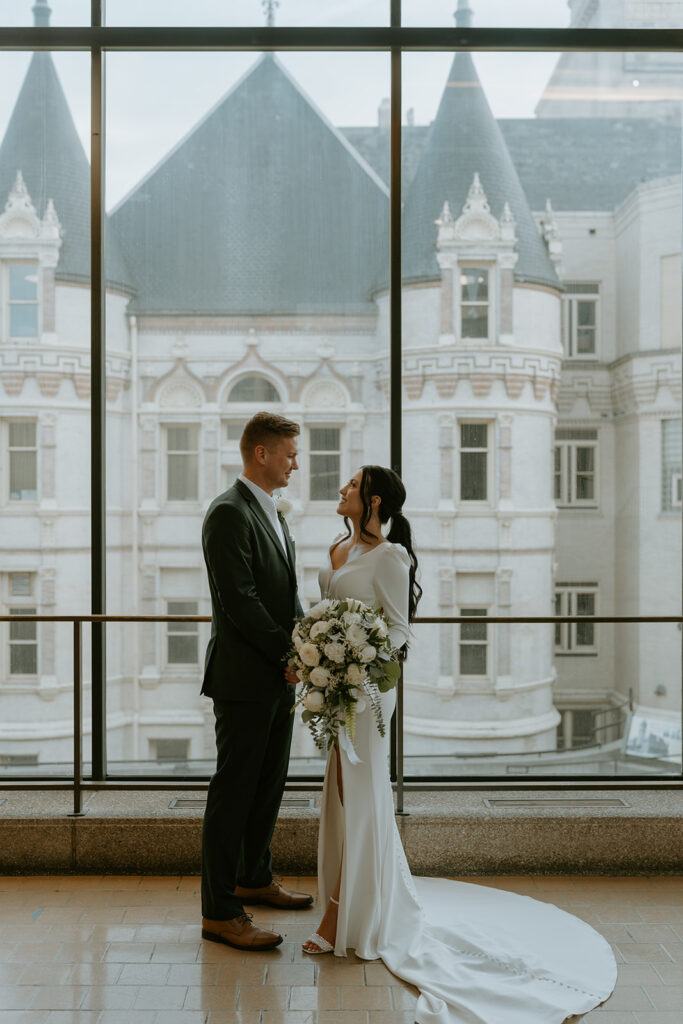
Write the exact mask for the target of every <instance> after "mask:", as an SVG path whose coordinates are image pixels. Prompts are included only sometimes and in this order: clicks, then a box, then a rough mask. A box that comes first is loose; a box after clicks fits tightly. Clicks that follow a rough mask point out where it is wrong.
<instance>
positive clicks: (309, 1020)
mask: <svg viewBox="0 0 683 1024" xmlns="http://www.w3.org/2000/svg"><path fill="white" fill-rule="evenodd" d="M261 1020H262V1022H263V1024H315V1014H314V1013H313V1012H311V1011H308V1010H264V1011H263V1015H262V1018H261Z"/></svg>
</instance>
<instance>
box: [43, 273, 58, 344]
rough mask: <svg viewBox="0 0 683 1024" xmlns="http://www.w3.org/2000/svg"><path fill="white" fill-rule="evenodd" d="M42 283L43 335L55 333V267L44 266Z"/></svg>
mask: <svg viewBox="0 0 683 1024" xmlns="http://www.w3.org/2000/svg"><path fill="white" fill-rule="evenodd" d="M42 271H43V281H42V286H43V287H42V293H43V294H42V314H43V316H42V321H43V322H42V330H41V333H42V334H54V332H55V329H56V328H55V270H54V267H46V266H43V268H42Z"/></svg>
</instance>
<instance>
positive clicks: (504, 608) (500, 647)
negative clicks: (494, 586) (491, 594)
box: [489, 568, 514, 689]
mask: <svg viewBox="0 0 683 1024" xmlns="http://www.w3.org/2000/svg"><path fill="white" fill-rule="evenodd" d="M497 577H498V598H497V605H498V608H497V614H498V615H511V614H512V612H511V606H512V569H505V568H502V569H499V570H498V572H497ZM513 628H514V627H513V626H508V625H506V624H504V623H503V624H500V625H498V626H489V629H493V630H495V631H496V632H497V643H496V661H497V663H496V678H495V686H496V689H498V688H504V687H506V686H510V685H511V684H512V664H511V661H512V659H511V655H510V647H511V644H510V630H511V629H513ZM494 635H495V634H494Z"/></svg>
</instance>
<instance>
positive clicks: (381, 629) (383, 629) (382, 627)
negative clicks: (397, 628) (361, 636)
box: [373, 617, 389, 636]
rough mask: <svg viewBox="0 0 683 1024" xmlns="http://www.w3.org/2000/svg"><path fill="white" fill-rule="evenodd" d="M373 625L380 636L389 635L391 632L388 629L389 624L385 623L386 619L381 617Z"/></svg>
mask: <svg viewBox="0 0 683 1024" xmlns="http://www.w3.org/2000/svg"><path fill="white" fill-rule="evenodd" d="M373 625H374V627H375V629H376V630H377V632H378V633H379V635H380V636H386V635H387V633H388V632H389V630H388V629H387V624H386V622H385V621H384V619H380V618H379V617H377V618H376V619H375V621H374V623H373Z"/></svg>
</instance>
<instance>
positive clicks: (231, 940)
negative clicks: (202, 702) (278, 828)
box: [202, 412, 313, 950]
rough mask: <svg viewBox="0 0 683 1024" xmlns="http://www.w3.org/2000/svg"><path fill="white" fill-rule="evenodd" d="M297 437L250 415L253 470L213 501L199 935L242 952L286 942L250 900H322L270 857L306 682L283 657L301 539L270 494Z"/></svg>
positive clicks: (247, 457)
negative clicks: (295, 884) (209, 728)
mask: <svg viewBox="0 0 683 1024" xmlns="http://www.w3.org/2000/svg"><path fill="white" fill-rule="evenodd" d="M298 433H299V427H298V425H297V424H296V423H293V422H292V421H291V420H287V419H285V418H284V417H283V416H277V415H272V414H270V413H266V412H260V413H257V414H256V416H254V417H253V418H252V419H251V420H249V422H248V423H247V425H246V427H245V428H244V432H243V434H242V438H241V440H240V451H241V454H242V462H243V464H244V472H243V473H242V474H241V475H240V477H239V479H238V480H237V481H236V482H235V484H234V485H233V486H232V487H230V488H229V489H228V490H227V491H225V493H224V494H220V495H219V496H218V497H217V498H215V499H214V501H213V502H212V503H211V505H210V506H209V510H208V512H207V513H206V518H205V519H204V526H203V529H202V547H203V549H204V559H205V561H206V568H207V571H208V575H209V588H210V590H211V605H212V612H213V616H212V623H211V638H210V640H209V645H208V647H207V651H206V662H205V668H204V684H203V686H202V693H204V694H206V696H208V697H211V698H213V707H214V714H215V717H216V747H217V751H218V757H217V764H216V774H215V775H214V776H213V778H212V779H211V783H210V785H209V792H208V795H207V800H206V811H205V814H204V827H203V832H202V915H203V917H202V936H203V937H204V938H205V939H210V940H211V941H212V942H223V943H225V944H226V945H228V946H234V947H236V948H237V949H245V950H264V949H273V948H274V947H275V946H279V945H280V943H281V942H282V936H281V935H279V934H277V932H271V931H268V930H266V929H264V928H257V927H256V925H255V924H254V923H253V921H252V919H251V915H249V914H245V912H244V904H245V903H265V904H267V905H268V906H273V907H286V908H289V909H298V908H303V907H308V906H310V905H311V903H312V902H313V897H312V896H308V895H306V894H304V893H294V892H288V891H287V890H286V889H284V888H283V887H282V886H281V885H280V883H279V882H278V881H276V880H275V879H274V878H273V872H272V860H271V855H270V841H271V837H272V835H273V830H274V828H275V822H276V820H277V815H278V810H279V808H280V802H281V800H282V793H283V790H284V785H285V778H286V776H287V766H288V762H289V748H290V745H291V740H292V723H293V720H294V716H293V715H292V714H291V708H292V705H293V703H294V686H295V685H296V683H297V682H298V680H297V677H296V675H295V673H294V672H293V670H292V669H289V668H287V669H286V668H285V665H284V664H283V661H282V658H283V655H284V654H285V652H286V650H287V648H288V646H289V643H290V638H291V633H292V627H293V624H294V616H295V615H301V614H302V610H301V605H300V604H299V598H298V596H297V589H296V574H295V566H294V543H293V541H292V538H291V537H290V534H289V530H288V529H287V525H286V523H285V521H284V519H283V518H282V517H281V516H280V515H278V512H277V503H276V500H275V499H274V498H273V491H274V490H275V489H276V488H279V487H286V486H287V484H288V483H289V477H290V475H291V473H292V472H293V471H294V470H295V469H297V468H298V467H297V463H296V456H297V435H298Z"/></svg>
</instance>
